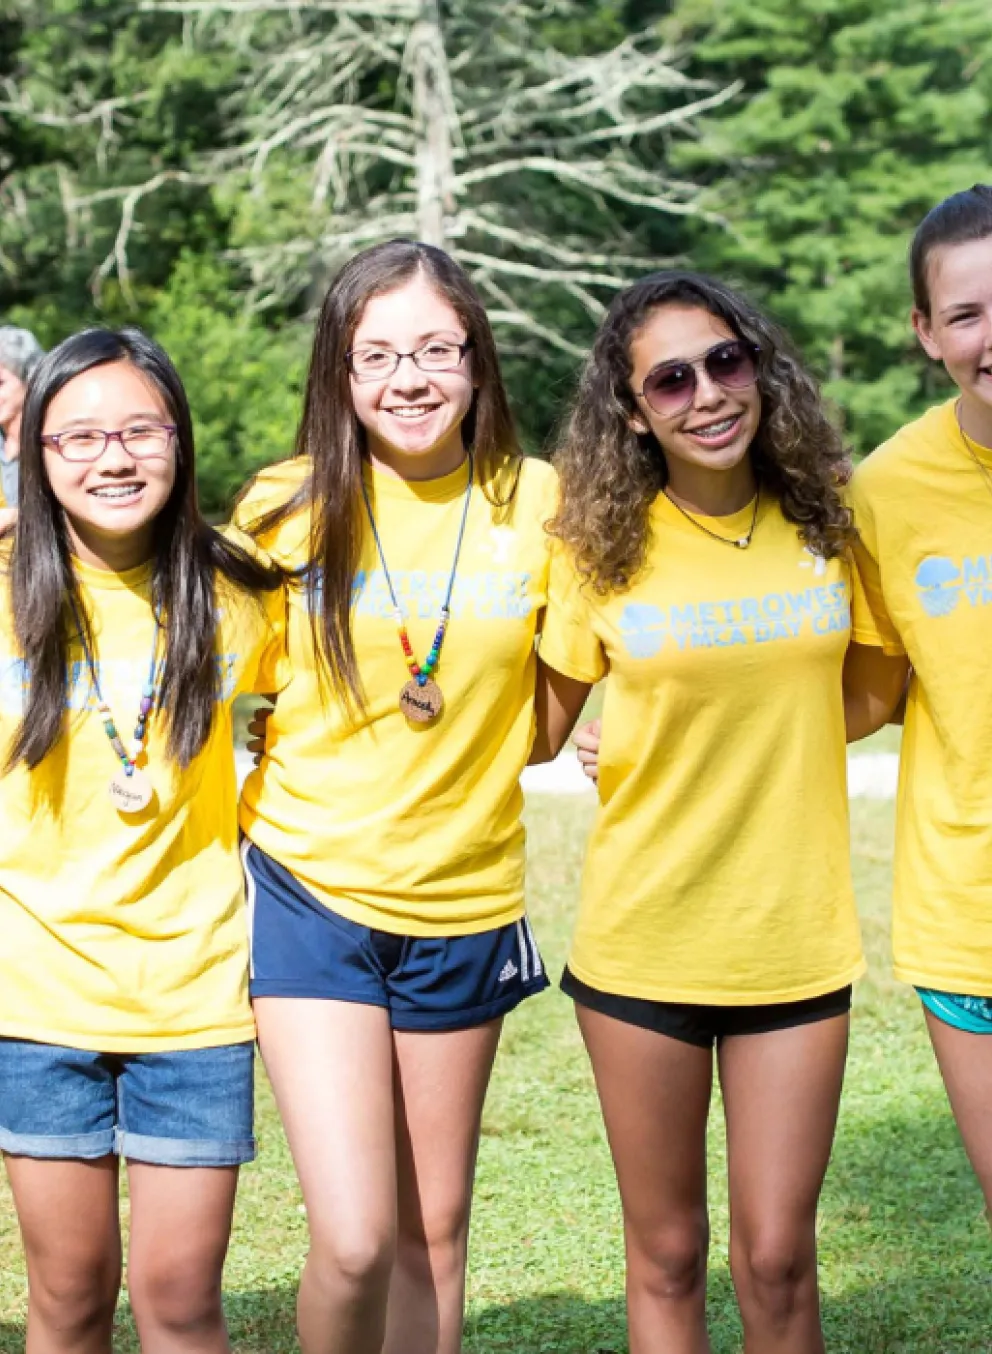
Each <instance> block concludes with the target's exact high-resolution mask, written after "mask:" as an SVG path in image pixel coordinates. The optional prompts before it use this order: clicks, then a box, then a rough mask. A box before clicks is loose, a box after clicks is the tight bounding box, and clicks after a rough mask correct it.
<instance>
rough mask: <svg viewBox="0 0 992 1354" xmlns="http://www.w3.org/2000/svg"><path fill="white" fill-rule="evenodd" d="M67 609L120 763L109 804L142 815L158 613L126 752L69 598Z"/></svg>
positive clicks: (150, 793) (150, 790) (149, 793)
mask: <svg viewBox="0 0 992 1354" xmlns="http://www.w3.org/2000/svg"><path fill="white" fill-rule="evenodd" d="M69 605H70V607H71V608H72V618H73V620H74V621H75V623H76V630H77V632H78V635H79V642H80V644H81V645H82V646H83V655H84V657H85V659H86V667H87V670H88V672H89V678H90V685H91V687H92V689H93V694H94V695H95V696H96V699H97V708H98V710H99V712H100V718H101V719H102V720H103V731H104V733H105V734H106V735H107V738H108V739H109V741H110V746H111V747H112V748H113V749H114V752H115V753H116V754H117V756H118V758H119V759H120V763H121V764H120V767H119V768H118V769H117V770H116V771H115V772H114V775H113V777H112V779H111V781H110V785H109V787H108V790H109V794H110V799H111V802H112V803H113V805H114V808H115V809H117V811H118V812H119V813H125V814H135V813H142V812H143V811H144V810H145V809H147V808H148V805H149V804H150V803H151V802H152V798H153V797H154V794H155V787H154V786H153V785H152V782H151V778H150V776H149V775H148V773H147V771H144V770H142V768H141V767H139V766H138V765H137V763H138V760H139V758H140V757H141V756H142V754H143V753H144V750H145V742H146V739H147V737H148V716H149V715H150V714H151V712H152V711H153V710H154V708H155V686H156V682H157V679H158V641H159V635H160V634H161V631H162V625H161V622H160V620H159V617H158V612H157V611H155V612H154V616H155V633H154V634H153V636H152V655H151V658H150V660H149V663H148V680H147V681H146V682H145V685H144V686H143V687H142V689H141V701H140V703H139V705H138V718H137V721H136V723H135V726H134V738H133V740H132V742H131V747H130V750H128V749H127V748H126V747H125V746H124V741H123V739H122V738H121V736H120V734H119V733H118V732H117V725H116V723H115V721H114V714H113V711H112V710H111V708H110V706H109V704H108V703H107V701H106V699H105V697H104V694H103V690H102V688H101V686H100V677H99V675H98V669H97V665H96V662H95V660H94V658H93V653H92V651H91V649H90V646H89V642H88V640H87V638H86V631H85V630H84V629H83V625H82V621H81V618H80V615H79V611H78V608H77V607H76V602H75V599H74V598H73V597H72V596H71V595H70V597H69Z"/></svg>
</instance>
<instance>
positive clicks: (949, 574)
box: [916, 555, 961, 616]
mask: <svg viewBox="0 0 992 1354" xmlns="http://www.w3.org/2000/svg"><path fill="white" fill-rule="evenodd" d="M916 590H917V592H918V593H919V596H920V601H921V602H922V603H923V610H924V611H925V612H926V613H927V615H928V616H949V615H950V614H951V612H952V611H953V610H954V608H955V607H956V606H957V604H958V601H959V599H960V596H961V570H960V569H958V568H955V566H954V563H953V561H952V560H949V559H945V558H944V556H943V555H931V556H930V557H929V559H925V560H924V561H923V563H922V564H921V565H920V567H919V568H918V569H917V571H916Z"/></svg>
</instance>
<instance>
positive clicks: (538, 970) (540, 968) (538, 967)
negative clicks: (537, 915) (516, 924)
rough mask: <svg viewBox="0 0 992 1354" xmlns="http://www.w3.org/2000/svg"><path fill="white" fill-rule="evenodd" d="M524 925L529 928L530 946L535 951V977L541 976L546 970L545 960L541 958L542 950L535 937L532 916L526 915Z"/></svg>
mask: <svg viewBox="0 0 992 1354" xmlns="http://www.w3.org/2000/svg"><path fill="white" fill-rule="evenodd" d="M523 920H524V926H525V927H526V928H527V935H528V936H529V938H530V947H531V949H532V950H533V951H534V977H535V978H540V976H541V974H542V973H543V972H544V962H543V960H542V959H541V951H540V950H539V949H538V948H537V941H536V940H535V938H534V929H533V927H532V926H531V924H530V917H524V919H523Z"/></svg>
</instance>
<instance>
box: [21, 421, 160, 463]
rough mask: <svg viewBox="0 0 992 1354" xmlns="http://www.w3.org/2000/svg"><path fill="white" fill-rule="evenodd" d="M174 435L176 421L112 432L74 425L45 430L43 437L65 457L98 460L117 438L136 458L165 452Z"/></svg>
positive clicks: (140, 425) (53, 448)
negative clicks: (68, 429) (65, 429)
mask: <svg viewBox="0 0 992 1354" xmlns="http://www.w3.org/2000/svg"><path fill="white" fill-rule="evenodd" d="M175 435H176V425H175V424H174V423H133V424H132V425H131V427H130V428H119V429H117V430H116V431H113V432H108V431H107V429H105V428H73V429H72V431H71V432H64V433H44V434H42V438H41V441H42V445H43V446H46V447H51V448H52V450H53V451H57V452H58V454H59V455H60V456H61V457H62V459H63V460H64V461H76V462H80V461H98V460H99V459H100V457H101V456H102V455H103V453H104V452H105V451H106V450H107V448H108V447H109V446H110V444H111V442H113V441H115V440H116V441H118V442H120V444H121V446H122V447H123V448H124V450H125V451H126V452H127V454H128V455H129V456H133V457H134V459H135V460H136V461H147V460H150V459H151V458H152V457H153V456H165V455H166V453H167V452H168V450H169V448H170V447H171V445H172V439H173V438H174V437H175Z"/></svg>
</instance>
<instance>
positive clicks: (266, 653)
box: [222, 586, 292, 696]
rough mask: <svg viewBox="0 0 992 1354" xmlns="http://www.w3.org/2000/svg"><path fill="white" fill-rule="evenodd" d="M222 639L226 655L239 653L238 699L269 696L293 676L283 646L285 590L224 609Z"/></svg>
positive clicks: (279, 589) (263, 594)
mask: <svg viewBox="0 0 992 1354" xmlns="http://www.w3.org/2000/svg"><path fill="white" fill-rule="evenodd" d="M223 617H224V618H223V620H222V639H223V642H224V646H225V649H226V650H227V651H228V652H232V651H233V652H237V651H238V650H240V651H241V652H242V653H243V654H244V662H243V663H241V664H240V665H239V669H238V678H237V691H236V692H235V693H234V694H236V695H239V696H248V695H258V696H261V695H269V694H273V695H274V694H275V693H276V692H278V691H281V690H282V689H283V687H284V686H286V685H288V683H289V680H290V678H291V676H292V669H291V667H290V662H289V654H288V651H287V647H286V621H287V606H286V588H285V587H284V586H283V587H278V588H275V589H273V591H271V592H263V593H258V594H257V595H255V596H245V595H243V594H242V596H241V597H240V598H239V599H238V601H237V603H233V604H230V605H228V606H225V607H224V610H223Z"/></svg>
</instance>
